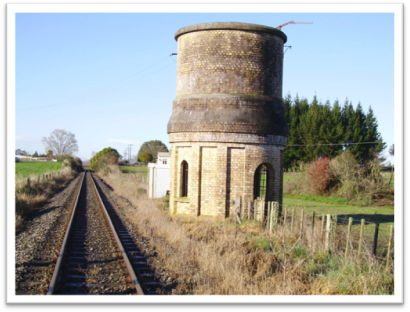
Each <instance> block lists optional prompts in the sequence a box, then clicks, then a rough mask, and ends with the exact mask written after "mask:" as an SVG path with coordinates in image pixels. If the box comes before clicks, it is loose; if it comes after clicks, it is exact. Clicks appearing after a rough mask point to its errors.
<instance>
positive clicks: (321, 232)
mask: <svg viewBox="0 0 410 312" xmlns="http://www.w3.org/2000/svg"><path fill="white" fill-rule="evenodd" d="M324 229H325V214H324V213H323V214H322V227H321V230H320V237H321V238H322V240H323V232H324Z"/></svg>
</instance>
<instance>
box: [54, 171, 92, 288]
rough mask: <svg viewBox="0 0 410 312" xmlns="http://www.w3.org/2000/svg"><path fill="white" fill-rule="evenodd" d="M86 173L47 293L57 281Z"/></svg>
mask: <svg viewBox="0 0 410 312" xmlns="http://www.w3.org/2000/svg"><path fill="white" fill-rule="evenodd" d="M86 173H87V171H86V172H84V174H83V179H82V180H81V184H80V187H79V188H78V192H77V198H76V200H75V203H74V207H73V211H72V212H71V218H70V222H69V223H68V227H67V230H66V232H65V236H64V240H63V244H62V246H61V249H60V253H59V255H58V259H57V263H56V266H55V268H54V273H53V277H52V279H51V282H50V286H49V288H48V292H47V295H52V294H53V293H54V290H55V285H56V282H57V278H58V274H59V271H60V267H61V263H62V262H63V257H64V251H65V247H66V244H67V241H68V236H69V234H70V231H71V225H72V223H73V219H74V215H75V211H76V210H77V204H78V199H79V198H80V193H81V189H82V187H83V182H84V178H85V174H86Z"/></svg>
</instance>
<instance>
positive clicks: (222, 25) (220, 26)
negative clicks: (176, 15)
mask: <svg viewBox="0 0 410 312" xmlns="http://www.w3.org/2000/svg"><path fill="white" fill-rule="evenodd" d="M202 30H245V31H246V30H247V31H258V32H266V33H269V34H273V35H276V36H279V37H282V38H283V40H284V43H286V41H287V37H286V35H285V33H284V32H282V31H280V30H279V29H276V28H273V27H269V26H264V25H258V24H249V23H238V22H216V23H202V24H195V25H190V26H186V27H183V28H181V29H180V30H178V31H177V32H176V33H175V40H177V41H178V37H179V36H181V35H183V34H186V33H190V32H194V31H202Z"/></svg>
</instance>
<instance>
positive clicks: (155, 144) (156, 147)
mask: <svg viewBox="0 0 410 312" xmlns="http://www.w3.org/2000/svg"><path fill="white" fill-rule="evenodd" d="M159 152H168V148H167V146H166V145H165V144H164V143H162V142H161V141H160V140H152V141H148V142H145V143H144V144H142V145H141V147H140V150H139V152H138V160H140V161H142V160H141V158H140V155H141V154H142V153H148V154H151V155H152V159H153V160H156V159H157V158H158V153H159Z"/></svg>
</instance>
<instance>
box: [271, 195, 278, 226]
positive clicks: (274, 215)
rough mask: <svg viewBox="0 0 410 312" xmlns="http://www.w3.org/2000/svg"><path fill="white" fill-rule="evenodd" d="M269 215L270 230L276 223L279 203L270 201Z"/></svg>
mask: <svg viewBox="0 0 410 312" xmlns="http://www.w3.org/2000/svg"><path fill="white" fill-rule="evenodd" d="M271 210H272V211H271V215H270V231H271V232H272V229H273V226H276V225H277V224H278V216H279V203H278V202H272V205H271Z"/></svg>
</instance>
